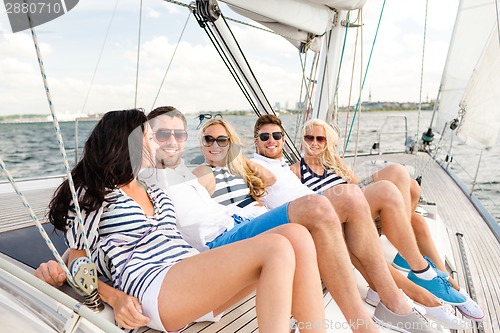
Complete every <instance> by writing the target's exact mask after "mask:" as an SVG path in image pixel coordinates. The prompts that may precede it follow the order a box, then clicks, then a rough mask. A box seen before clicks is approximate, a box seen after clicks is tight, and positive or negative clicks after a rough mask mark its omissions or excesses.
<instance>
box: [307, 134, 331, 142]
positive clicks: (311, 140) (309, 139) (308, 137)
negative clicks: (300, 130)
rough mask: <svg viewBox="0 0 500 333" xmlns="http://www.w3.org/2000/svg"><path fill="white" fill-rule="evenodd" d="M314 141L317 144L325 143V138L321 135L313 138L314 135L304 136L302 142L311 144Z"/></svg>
mask: <svg viewBox="0 0 500 333" xmlns="http://www.w3.org/2000/svg"><path fill="white" fill-rule="evenodd" d="M314 140H316V142H317V143H319V144H322V143H325V142H326V137H325V136H322V135H318V136H314V135H304V141H305V142H307V143H312V142H313V141H314Z"/></svg>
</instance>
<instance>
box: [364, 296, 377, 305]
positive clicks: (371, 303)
mask: <svg viewBox="0 0 500 333" xmlns="http://www.w3.org/2000/svg"><path fill="white" fill-rule="evenodd" d="M365 302H366V304H368V305H371V306H373V307H377V305H378V303H379V302H375V301H374V300H372V299H370V298H368V297H365Z"/></svg>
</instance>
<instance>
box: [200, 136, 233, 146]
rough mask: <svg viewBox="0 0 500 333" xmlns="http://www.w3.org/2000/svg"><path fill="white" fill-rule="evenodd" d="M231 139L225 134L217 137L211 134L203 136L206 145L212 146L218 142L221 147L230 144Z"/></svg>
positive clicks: (202, 139)
mask: <svg viewBox="0 0 500 333" xmlns="http://www.w3.org/2000/svg"><path fill="white" fill-rule="evenodd" d="M229 141H230V140H229V137H228V136H225V135H221V136H218V137H216V138H214V137H213V136H211V135H204V136H203V137H202V138H201V143H202V144H203V145H204V146H205V147H212V145H213V144H214V142H217V145H219V147H226V146H227V145H228V144H229Z"/></svg>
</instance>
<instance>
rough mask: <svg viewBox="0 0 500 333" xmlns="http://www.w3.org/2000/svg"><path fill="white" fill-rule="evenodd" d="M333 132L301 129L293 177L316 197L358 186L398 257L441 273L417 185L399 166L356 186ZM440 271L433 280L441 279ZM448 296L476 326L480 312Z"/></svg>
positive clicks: (309, 125)
mask: <svg viewBox="0 0 500 333" xmlns="http://www.w3.org/2000/svg"><path fill="white" fill-rule="evenodd" d="M334 127H335V129H334V128H333V127H332V126H330V125H328V124H327V123H326V122H324V121H322V120H320V119H312V120H309V121H308V122H306V124H305V125H304V127H303V129H302V147H303V151H304V157H303V158H302V159H301V161H300V162H297V163H295V164H294V165H292V166H291V169H292V171H293V172H294V173H295V175H296V176H297V177H299V179H300V180H301V182H302V183H304V184H306V185H307V186H308V187H309V188H311V189H312V190H313V191H315V192H321V191H325V190H326V189H328V188H330V187H333V186H335V185H337V184H341V183H356V184H358V186H360V187H361V188H362V189H363V192H364V195H365V197H366V199H367V201H368V203H369V205H370V209H371V213H372V217H373V218H374V219H377V220H379V222H380V223H379V225H378V227H379V228H380V229H381V232H383V233H384V234H385V235H386V236H387V237H388V239H389V240H390V241H391V242H392V243H393V244H394V245H395V247H396V248H397V249H398V250H399V251H400V253H402V254H403V252H404V253H405V254H404V256H408V257H409V256H410V255H412V256H415V255H421V254H423V255H426V256H427V257H428V258H430V265H431V266H432V265H433V264H434V263H435V265H436V267H437V269H438V270H439V271H441V272H446V268H445V265H444V263H443V262H442V260H441V257H440V256H439V254H438V252H437V249H436V247H435V245H434V242H433V240H432V237H431V235H430V231H429V229H428V226H427V224H426V222H425V220H424V218H423V217H422V216H421V215H420V214H417V213H415V208H416V205H417V202H418V197H419V196H420V187H419V185H418V184H417V182H416V181H415V180H414V179H412V178H411V177H410V175H409V173H408V171H407V170H406V168H405V167H404V166H402V165H399V164H393V165H390V166H388V167H386V168H384V169H382V170H380V171H378V172H377V173H375V174H373V175H371V176H369V177H368V178H366V179H363V180H361V181H359V179H358V178H357V177H356V175H355V174H354V173H353V172H352V170H350V169H349V167H347V165H346V164H345V163H344V162H343V161H342V159H341V158H340V156H339V155H338V152H337V143H338V140H339V132H340V131H339V129H338V128H337V127H336V125H334ZM415 198H416V199H415ZM401 201H403V202H404V205H401V204H399V205H394V203H395V202H401ZM401 235H405V237H406V238H408V237H411V238H416V241H417V242H415V241H414V240H412V241H411V242H408V241H402V239H403V238H402V237H401ZM410 243H412V244H418V247H417V248H414V249H411V247H410V251H408V249H409V244H410ZM407 259H409V258H407ZM408 261H410V260H408ZM408 268H409V269H411V268H410V267H408ZM439 271H438V275H439V274H441V273H440V272H439ZM415 273H416V272H410V273H409V275H408V277H409V278H410V280H412V281H413V282H415V283H416V284H419V285H422V286H425V285H426V283H427V282H426V281H422V280H423V279H424V280H425V278H426V277H425V276H423V277H421V276H418V275H419V274H418V273H416V274H415ZM442 275H445V273H443V274H442ZM449 280H450V282H451V283H452V284H453V287H454V289H455V290H457V291H458V290H459V287H458V285H457V283H456V282H455V281H454V280H453V279H449ZM427 289H428V288H427ZM430 291H431V292H432V290H430ZM450 293H451V294H450V295H454V297H453V298H454V299H455V300H456V302H449V303H451V304H453V303H455V304H454V305H457V307H458V309H459V310H460V312H462V313H463V314H464V315H465V316H466V317H468V318H471V319H474V320H481V319H482V318H483V317H484V312H483V311H482V310H481V309H480V308H479V306H478V305H477V304H476V303H475V302H474V301H473V300H472V299H471V298H470V297H469V296H468V295H467V294H465V292H464V291H463V290H460V292H454V290H450ZM438 297H439V296H438ZM441 298H443V297H441ZM445 301H446V299H445ZM460 303H461V304H460Z"/></svg>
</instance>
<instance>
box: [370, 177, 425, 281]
mask: <svg viewBox="0 0 500 333" xmlns="http://www.w3.org/2000/svg"><path fill="white" fill-rule="evenodd" d="M364 194H365V197H366V200H367V201H368V204H369V205H370V211H371V216H372V218H373V219H374V218H376V217H377V216H380V223H381V224H382V232H383V233H384V234H385V235H386V237H387V239H389V241H390V242H391V243H392V244H393V245H394V246H395V247H396V249H398V251H399V252H400V253H401V254H402V255H403V257H404V258H405V259H406V260H407V261H408V263H409V264H410V267H411V268H412V269H413V270H415V271H418V270H423V269H425V268H426V267H427V266H428V263H427V261H426V260H425V259H424V258H423V257H422V254H421V253H420V250H419V248H418V246H417V241H416V240H415V235H414V234H413V228H412V225H411V223H410V220H409V219H408V218H407V215H408V214H406V213H405V205H404V202H403V198H402V196H401V193H400V192H399V191H398V188H397V187H396V186H395V185H394V184H392V183H390V182H388V181H386V180H381V181H378V182H376V183H373V184H370V185H368V186H367V187H366V188H365V189H364Z"/></svg>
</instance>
